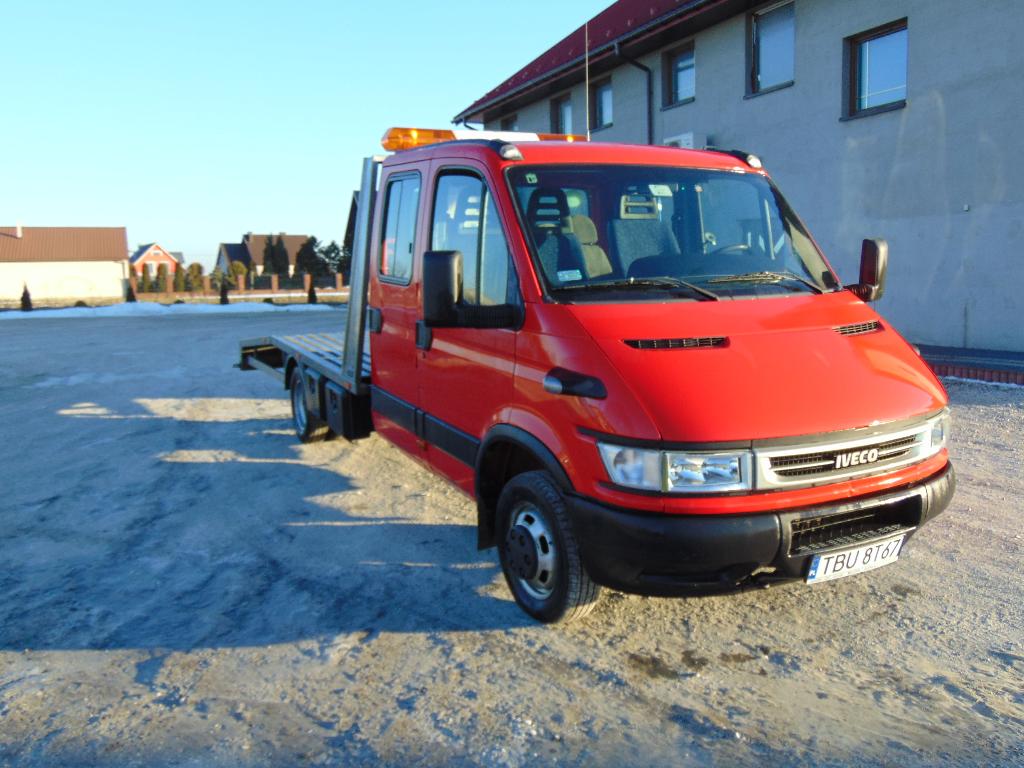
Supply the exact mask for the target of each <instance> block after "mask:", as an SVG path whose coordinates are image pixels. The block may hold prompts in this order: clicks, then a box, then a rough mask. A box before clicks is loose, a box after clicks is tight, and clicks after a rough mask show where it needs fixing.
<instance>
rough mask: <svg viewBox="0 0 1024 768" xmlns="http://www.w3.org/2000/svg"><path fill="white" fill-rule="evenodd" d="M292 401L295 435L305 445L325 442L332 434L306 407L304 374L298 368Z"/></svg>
mask: <svg viewBox="0 0 1024 768" xmlns="http://www.w3.org/2000/svg"><path fill="white" fill-rule="evenodd" d="M289 389H290V390H291V401H292V423H293V424H294V425H295V434H296V435H297V436H298V438H299V440H301V441H302V442H304V443H315V442H317V441H319V440H323V439H325V438H326V437H327V435H328V434H329V432H330V428H329V427H328V426H327V424H325V423H324V422H322V421H320V419H319V418H318V417H317V416H316V415H315V414H312V413H310V412H309V408H308V407H307V406H306V387H305V385H304V384H303V382H302V372H301V371H300V370H299V368H298V366H296V367H295V370H293V371H292V380H291V384H290V386H289Z"/></svg>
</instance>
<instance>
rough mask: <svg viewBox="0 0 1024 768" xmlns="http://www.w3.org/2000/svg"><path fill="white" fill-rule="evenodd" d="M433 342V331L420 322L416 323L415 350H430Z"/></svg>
mask: <svg viewBox="0 0 1024 768" xmlns="http://www.w3.org/2000/svg"><path fill="white" fill-rule="evenodd" d="M433 341H434V329H433V328H428V327H427V324H426V323H424V322H423V321H422V320H417V321H416V349H430V345H431V344H432V343H433Z"/></svg>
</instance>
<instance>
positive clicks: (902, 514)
mask: <svg viewBox="0 0 1024 768" xmlns="http://www.w3.org/2000/svg"><path fill="white" fill-rule="evenodd" d="M920 517H921V498H920V496H916V495H915V496H912V497H910V498H906V499H901V500H900V501H897V502H893V503H891V504H883V505H880V506H877V507H869V508H867V509H858V510H853V511H851V512H840V513H838V514H834V515H822V516H820V517H804V518H800V519H797V520H793V521H792V522H791V523H790V529H789V530H790V540H789V553H790V554H791V555H804V554H808V553H811V552H821V551H823V550H827V549H838V548H842V547H851V546H855V545H857V544H859V543H861V542H863V541H867V540H869V539H875V538H881V537H883V536H888V535H890V534H896V533H899V532H900V531H902V530H906V529H907V528H913V527H914V526H916V525H917V524H918V522H919V521H920Z"/></svg>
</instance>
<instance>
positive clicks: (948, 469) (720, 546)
mask: <svg viewBox="0 0 1024 768" xmlns="http://www.w3.org/2000/svg"><path fill="white" fill-rule="evenodd" d="M955 488H956V476H955V473H954V471H953V465H952V464H947V465H946V466H945V467H944V468H943V469H942V470H941V471H939V472H938V473H936V474H935V475H932V476H931V477H929V478H928V479H926V480H923V481H921V482H919V483H916V484H914V485H910V486H907V487H904V488H901V489H899V490H896V491H886V492H884V493H881V494H876V495H874V496H868V497H864V498H858V499H854V500H851V501H846V502H838V503H833V504H824V505H818V506H814V507H805V508H801V509H798V510H793V511H788V512H761V513H755V514H745V515H652V514H642V513H637V512H629V511H623V510H618V509H613V508H611V507H608V506H605V505H603V504H601V503H599V502H596V501H594V500H592V499H588V498H585V497H582V496H575V495H574V496H570V497H569V498H568V501H569V507H570V509H571V513H572V522H573V528H574V531H575V533H576V537H577V539H578V541H579V542H580V550H581V553H582V556H583V561H584V565H585V566H586V568H587V571H588V573H589V574H590V576H591V578H593V579H594V580H595V581H597V582H598V583H599V584H603V585H605V586H608V587H612V588H613V589H618V590H621V591H624V592H633V593H637V594H645V595H681V594H700V593H710V592H719V591H727V590H733V589H743V588H747V587H754V586H760V585H763V584H765V583H767V582H770V581H778V580H791V579H799V578H802V577H803V576H804V574H805V573H806V571H807V568H808V563H809V561H810V559H811V557H813V556H814V555H815V554H818V553H819V552H821V551H836V550H839V549H843V548H844V547H843V546H841V545H840V546H836V547H827V546H826V547H823V548H820V549H817V550H815V551H814V552H806V551H798V552H796V553H794V554H791V553H790V544H791V541H790V537H791V533H790V531H791V525H792V522H793V521H794V520H805V519H808V518H812V517H826V516H829V515H838V514H845V513H849V512H853V511H858V510H869V509H871V508H873V507H883V506H884V507H889V506H894V505H901V506H902V507H904V508H909V509H910V512H909V514H908V515H907V516H906V518H905V519H906V525H905V526H904V527H903V528H902V531H904V532H906V533H907V535H908V536H910V535H912V534H913V533H914V532H915V531H916V530H917V529H918V528H920V526H922V525H923V524H924V523H926V522H928V521H929V520H931V519H932V518H933V517H935V516H936V515H938V514H940V513H941V512H942V511H943V510H944V509H946V507H948V506H949V503H950V500H951V499H952V497H953V492H954V490H955ZM891 535H893V534H892V532H891V531H889V532H888V533H885V534H883V535H880V536H879V538H884V537H885V536H891ZM872 538H873V537H871V536H868V537H866V538H864V539H863V541H864V542H867V541H870V540H871V539H872ZM846 546H848V545H846Z"/></svg>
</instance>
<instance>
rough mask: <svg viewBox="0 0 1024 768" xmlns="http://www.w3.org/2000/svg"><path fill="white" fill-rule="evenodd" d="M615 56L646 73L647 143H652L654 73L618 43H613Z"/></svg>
mask: <svg viewBox="0 0 1024 768" xmlns="http://www.w3.org/2000/svg"><path fill="white" fill-rule="evenodd" d="M615 56H616V57H617V58H619V59H621V60H622V61H624V62H626V63H627V64H630V65H632V66H634V67H636V68H637V69H639V70H640V71H641V72H643V73H644V74H645V75H647V143H648V144H654V73H653V72H651V68H650V67H648V66H646V65H644V64H641V63H640V62H639V61H637V60H636V59H631V58H630V57H629V56H627V55H626V54H624V53H623V52H622V49H621V46H620V45H619V43H615Z"/></svg>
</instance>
